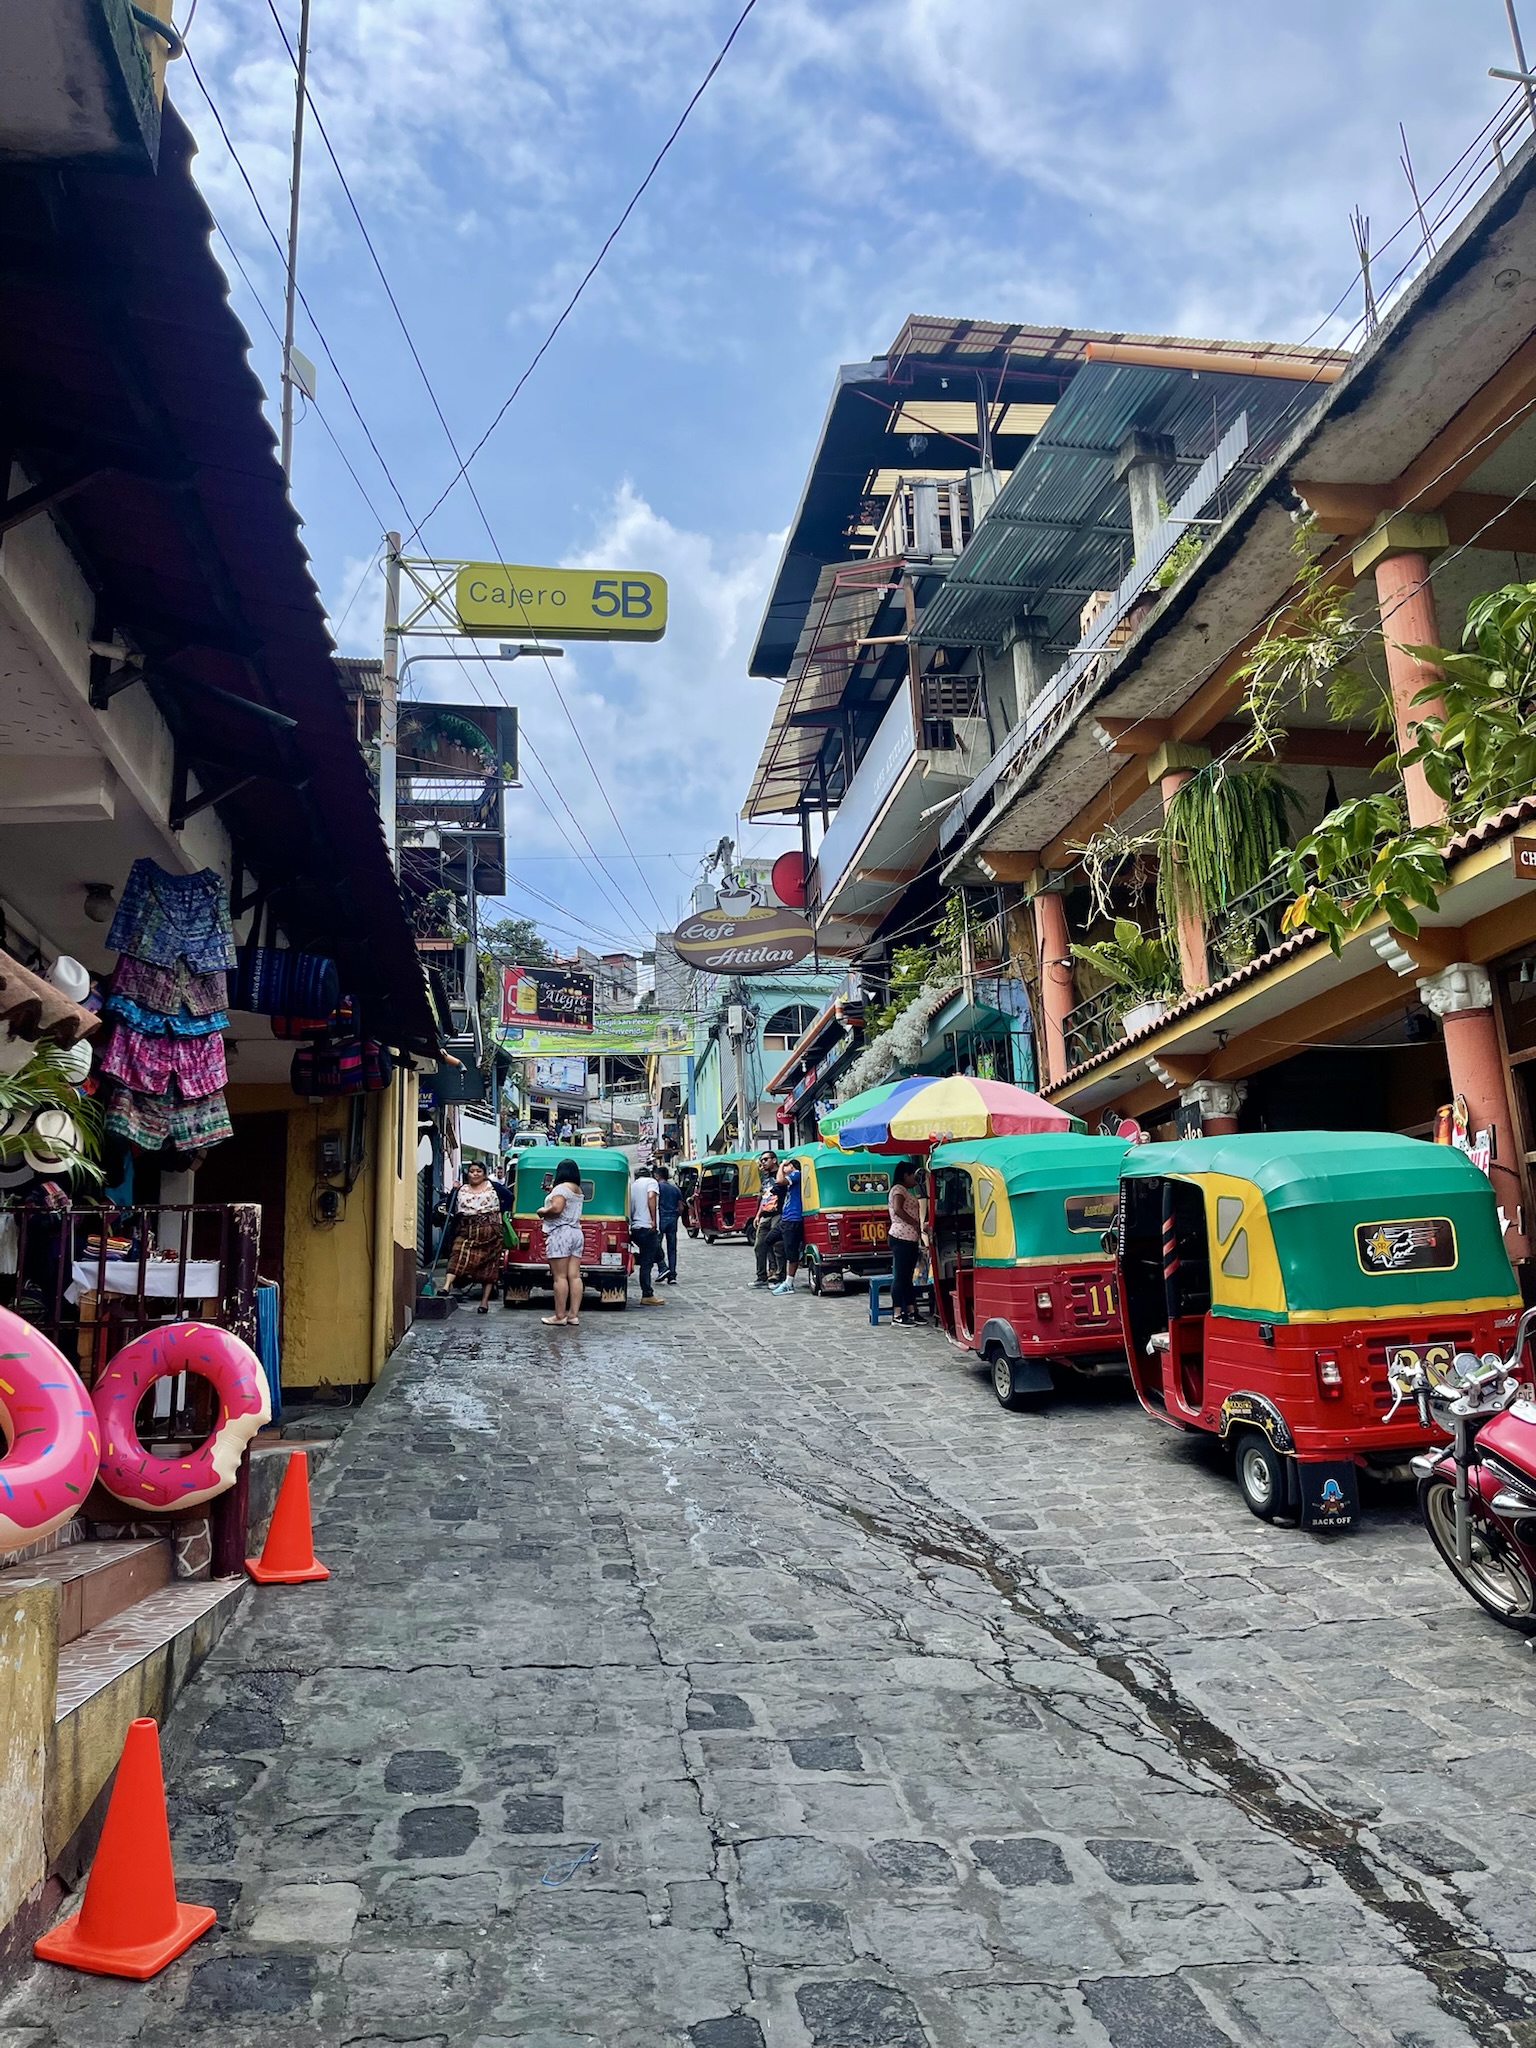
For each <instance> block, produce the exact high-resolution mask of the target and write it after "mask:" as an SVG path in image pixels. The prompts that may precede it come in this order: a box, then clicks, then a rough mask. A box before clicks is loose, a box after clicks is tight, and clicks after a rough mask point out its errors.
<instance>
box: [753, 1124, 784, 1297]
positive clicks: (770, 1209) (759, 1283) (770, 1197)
mask: <svg viewBox="0 0 1536 2048" xmlns="http://www.w3.org/2000/svg"><path fill="white" fill-rule="evenodd" d="M758 1185H759V1187H760V1189H761V1190H762V1192H761V1193H760V1194H759V1196H758V1200H757V1228H756V1231H755V1232H754V1234H753V1248H754V1250H755V1251H756V1253H757V1278H756V1279H755V1280H754V1281H753V1282H752V1285H753V1286H754V1287H766V1286H767V1285H768V1284H769V1282H768V1260H769V1256H770V1254H771V1253H772V1251H773V1247H774V1246H775V1244H777V1243H778V1239H779V1200H780V1193H779V1181H778V1161H777V1160H776V1159H775V1157H774V1155H773V1153H771V1152H765V1153H764V1154H763V1156H762V1158H761V1159H760V1160H759V1161H758Z"/></svg>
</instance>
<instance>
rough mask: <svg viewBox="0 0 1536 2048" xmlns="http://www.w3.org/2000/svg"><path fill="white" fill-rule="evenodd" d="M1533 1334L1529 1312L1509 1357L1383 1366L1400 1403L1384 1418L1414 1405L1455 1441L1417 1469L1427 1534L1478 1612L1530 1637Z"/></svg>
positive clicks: (1424, 1457)
mask: <svg viewBox="0 0 1536 2048" xmlns="http://www.w3.org/2000/svg"><path fill="white" fill-rule="evenodd" d="M1533 1328H1536V1308H1528V1309H1527V1310H1526V1311H1525V1313H1524V1314H1523V1315H1522V1316H1521V1318H1520V1322H1519V1326H1518V1328H1517V1329H1516V1331H1515V1341H1514V1343H1513V1345H1512V1346H1511V1349H1510V1353H1509V1356H1508V1357H1507V1358H1500V1357H1499V1356H1498V1354H1497V1353H1496V1352H1493V1351H1488V1352H1485V1353H1484V1354H1483V1356H1482V1357H1481V1358H1479V1357H1477V1356H1476V1355H1475V1354H1474V1353H1473V1352H1470V1351H1458V1352H1457V1353H1456V1354H1455V1355H1454V1357H1452V1358H1450V1359H1436V1358H1435V1357H1434V1356H1433V1355H1425V1354H1423V1353H1420V1352H1417V1351H1413V1350H1408V1349H1404V1350H1401V1351H1398V1352H1397V1353H1395V1354H1394V1356H1393V1358H1392V1360H1391V1362H1390V1364H1389V1365H1388V1368H1387V1376H1388V1378H1389V1380H1390V1381H1391V1384H1392V1391H1393V1393H1394V1394H1395V1395H1396V1397H1397V1398H1396V1400H1395V1401H1394V1402H1393V1404H1392V1407H1391V1409H1390V1410H1389V1411H1388V1413H1387V1414H1386V1415H1385V1416H1384V1417H1383V1418H1382V1419H1383V1421H1386V1422H1390V1421H1391V1420H1392V1417H1393V1415H1395V1414H1396V1412H1397V1410H1398V1408H1400V1407H1401V1406H1402V1404H1403V1402H1404V1401H1413V1402H1415V1403H1416V1404H1417V1406H1418V1411H1419V1420H1420V1422H1421V1423H1423V1425H1424V1427H1425V1428H1426V1429H1427V1428H1429V1427H1430V1426H1431V1423H1432V1422H1433V1423H1434V1424H1437V1425H1438V1426H1439V1427H1440V1428H1441V1429H1443V1430H1444V1431H1445V1432H1446V1434H1447V1435H1448V1436H1449V1437H1450V1438H1451V1443H1450V1445H1449V1446H1448V1447H1447V1448H1446V1449H1444V1450H1439V1451H1426V1452H1424V1453H1423V1454H1421V1455H1420V1456H1419V1457H1416V1458H1415V1459H1413V1461H1412V1463H1413V1469H1414V1471H1415V1472H1416V1473H1417V1475H1418V1480H1419V1512H1420V1513H1421V1514H1422V1515H1423V1517H1424V1526H1425V1528H1426V1529H1428V1531H1429V1534H1430V1540H1431V1542H1433V1544H1434V1546H1435V1548H1436V1550H1438V1551H1439V1553H1440V1555H1441V1557H1442V1558H1444V1560H1445V1562H1446V1563H1447V1564H1448V1565H1449V1566H1450V1568H1451V1570H1452V1571H1453V1572H1454V1573H1455V1574H1456V1577H1457V1578H1458V1579H1459V1580H1460V1581H1461V1583H1462V1585H1463V1587H1464V1588H1465V1589H1466V1591H1467V1592H1469V1593H1470V1594H1471V1595H1472V1598H1473V1599H1474V1600H1475V1601H1476V1602H1477V1604H1478V1606H1479V1607H1482V1608H1485V1609H1486V1610H1487V1612H1488V1613H1489V1614H1491V1615H1492V1616H1493V1618H1494V1620H1495V1621H1500V1622H1502V1623H1503V1624H1504V1626H1505V1627H1506V1628H1514V1629H1519V1630H1521V1631H1522V1632H1523V1633H1526V1634H1530V1633H1532V1632H1536V1400H1533V1399H1532V1390H1531V1385H1530V1376H1529V1373H1528V1371H1527V1368H1526V1365H1525V1345H1526V1338H1527V1337H1528V1336H1529V1334H1530V1332H1531V1330H1532V1329H1533Z"/></svg>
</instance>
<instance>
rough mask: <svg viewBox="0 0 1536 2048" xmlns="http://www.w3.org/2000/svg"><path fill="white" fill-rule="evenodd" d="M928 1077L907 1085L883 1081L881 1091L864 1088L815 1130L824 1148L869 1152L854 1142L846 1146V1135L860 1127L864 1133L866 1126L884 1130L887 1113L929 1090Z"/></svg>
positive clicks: (919, 1076)
mask: <svg viewBox="0 0 1536 2048" xmlns="http://www.w3.org/2000/svg"><path fill="white" fill-rule="evenodd" d="M928 1080H929V1077H928V1076H927V1075H926V1074H914V1075H912V1076H911V1078H910V1079H908V1080H905V1081H882V1082H881V1083H880V1085H879V1087H878V1088H865V1089H863V1090H862V1091H861V1092H860V1093H859V1094H857V1095H850V1096H849V1098H848V1100H847V1101H846V1102H840V1103H839V1104H838V1105H837V1108H836V1109H833V1110H829V1111H828V1113H827V1114H826V1115H825V1116H824V1117H822V1118H821V1120H820V1121H819V1123H818V1124H817V1126H816V1128H817V1130H818V1131H819V1132H820V1133H821V1140H822V1143H823V1144H824V1145H835V1146H836V1147H837V1149H838V1150H839V1151H840V1152H861V1151H863V1150H865V1149H866V1148H865V1147H864V1146H863V1145H861V1144H860V1143H858V1142H857V1141H856V1140H855V1139H853V1138H848V1139H847V1140H846V1142H845V1139H844V1133H845V1132H846V1131H847V1130H848V1128H849V1126H850V1125H853V1124H857V1125H858V1127H859V1128H860V1129H861V1130H862V1129H864V1128H865V1126H866V1125H870V1126H872V1127H873V1126H877V1127H878V1128H879V1129H880V1130H881V1131H882V1132H883V1131H884V1129H885V1120H884V1116H885V1113H887V1112H889V1111H890V1110H891V1109H893V1108H897V1107H899V1106H900V1105H901V1104H902V1103H903V1102H905V1101H906V1099H907V1097H908V1096H909V1095H915V1094H916V1093H917V1091H918V1089H919V1088H926V1087H927V1086H928Z"/></svg>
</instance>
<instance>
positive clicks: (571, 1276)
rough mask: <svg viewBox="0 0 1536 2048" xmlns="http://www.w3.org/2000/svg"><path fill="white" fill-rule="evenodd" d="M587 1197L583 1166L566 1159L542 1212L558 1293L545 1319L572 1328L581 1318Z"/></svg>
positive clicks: (546, 1252) (546, 1249)
mask: <svg viewBox="0 0 1536 2048" xmlns="http://www.w3.org/2000/svg"><path fill="white" fill-rule="evenodd" d="M583 1200H584V1192H583V1189H582V1185H581V1168H580V1167H579V1166H578V1165H577V1164H576V1161H575V1160H574V1159H562V1160H561V1161H560V1163H559V1164H558V1165H557V1166H556V1168H555V1175H554V1179H553V1181H552V1182H551V1183H550V1189H549V1193H548V1194H547V1195H546V1196H545V1197H544V1200H543V1201H542V1202H541V1203H540V1205H539V1209H538V1215H539V1218H540V1220H541V1221H542V1223H543V1225H544V1256H545V1258H546V1259H548V1261H549V1278H550V1285H551V1287H552V1288H553V1290H554V1296H555V1312H554V1314H553V1315H552V1316H545V1317H544V1318H543V1320H544V1321H545V1322H546V1323H552V1324H558V1325H561V1326H563V1327H567V1328H570V1329H574V1328H575V1326H576V1324H577V1323H578V1322H579V1321H580V1319H581V1298H582V1284H581V1250H582V1230H581V1205H582V1202H583Z"/></svg>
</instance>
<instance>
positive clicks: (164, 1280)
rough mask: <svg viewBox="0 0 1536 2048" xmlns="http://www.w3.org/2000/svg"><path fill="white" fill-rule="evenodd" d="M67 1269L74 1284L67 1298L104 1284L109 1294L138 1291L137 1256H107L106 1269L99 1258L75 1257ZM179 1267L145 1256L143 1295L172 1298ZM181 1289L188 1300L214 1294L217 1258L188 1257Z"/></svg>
mask: <svg viewBox="0 0 1536 2048" xmlns="http://www.w3.org/2000/svg"><path fill="white" fill-rule="evenodd" d="M70 1270H71V1273H72V1274H73V1277H74V1285H73V1286H72V1287H71V1288H70V1289H69V1291H68V1293H67V1295H66V1296H65V1299H66V1300H68V1301H75V1302H77V1301H79V1299H80V1297H81V1295H82V1294H88V1293H89V1292H90V1291H91V1290H92V1288H95V1287H101V1286H103V1285H104V1289H105V1292H106V1293H108V1294H137V1293H138V1291H139V1262H138V1260H137V1259H108V1260H107V1263H106V1267H105V1269H103V1267H102V1265H101V1262H100V1261H99V1260H98V1259H76V1261H75V1263H74V1265H73V1266H72V1267H71V1269H70ZM103 1270H105V1282H104V1283H103V1279H102V1274H103ZM179 1270H180V1268H179V1262H178V1261H176V1260H172V1259H146V1261H145V1262H144V1293H145V1296H146V1297H147V1298H148V1299H149V1300H151V1301H174V1300H175V1298H176V1294H177V1286H176V1279H177V1274H178V1272H179ZM180 1292H181V1294H182V1295H183V1296H184V1297H185V1298H186V1299H187V1300H189V1301H205V1300H207V1299H208V1297H209V1296H210V1295H217V1294H218V1293H219V1292H220V1289H219V1262H218V1260H217V1259H188V1261H187V1270H186V1278H185V1279H184V1280H183V1282H182V1285H181V1288H180Z"/></svg>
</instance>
